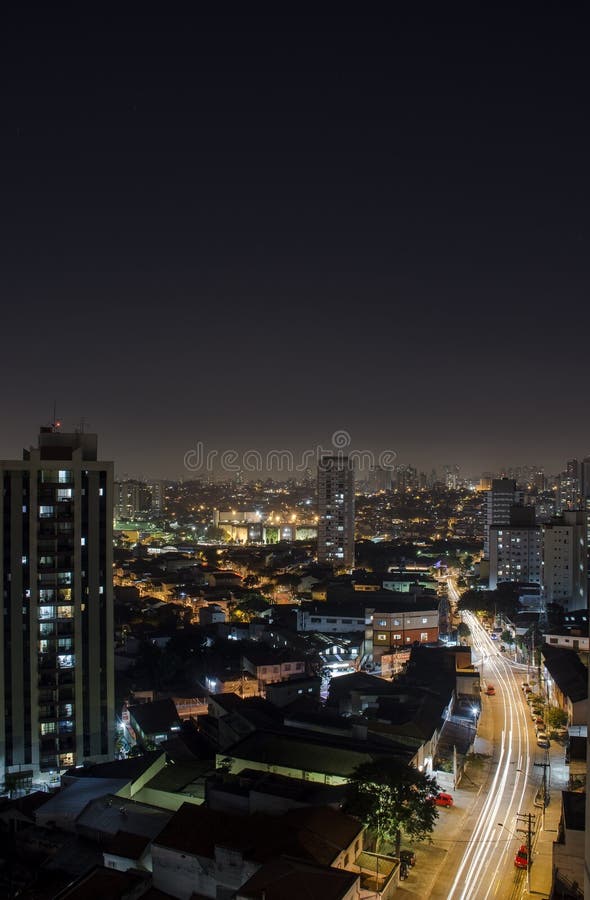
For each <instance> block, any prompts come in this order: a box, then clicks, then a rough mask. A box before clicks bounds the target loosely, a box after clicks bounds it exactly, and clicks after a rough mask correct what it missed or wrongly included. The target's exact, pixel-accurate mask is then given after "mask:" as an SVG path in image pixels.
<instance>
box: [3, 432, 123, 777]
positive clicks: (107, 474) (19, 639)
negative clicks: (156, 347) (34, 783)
mask: <svg viewBox="0 0 590 900" xmlns="http://www.w3.org/2000/svg"><path fill="white" fill-rule="evenodd" d="M0 477H1V480H2V491H1V492H0V522H1V525H2V540H1V542H0V581H1V583H2V613H3V614H2V616H1V617H0V646H1V647H2V651H3V655H2V665H1V666H0V778H2V776H6V775H10V776H11V777H12V778H13V779H18V778H19V777H22V779H23V781H26V779H27V778H31V777H32V778H35V779H36V780H37V779H43V780H48V781H53V780H55V779H56V778H57V775H58V773H59V771H60V770H62V769H65V768H67V767H69V766H72V765H78V764H81V763H82V762H83V761H84V760H100V759H107V758H109V757H110V756H111V755H112V753H113V744H114V724H115V717H114V664H113V593H112V554H113V550H112V546H113V543H112V528H113V464H112V463H111V462H101V461H99V460H98V455H97V437H96V435H94V434H83V433H74V434H66V433H62V432H61V431H59V430H58V429H57V428H56V427H53V426H52V427H47V428H42V429H41V433H40V435H39V443H38V447H36V448H31V449H30V450H25V451H24V452H23V459H22V460H8V461H1V462H0Z"/></svg>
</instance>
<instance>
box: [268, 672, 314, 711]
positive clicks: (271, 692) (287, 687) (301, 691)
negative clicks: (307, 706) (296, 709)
mask: <svg viewBox="0 0 590 900" xmlns="http://www.w3.org/2000/svg"><path fill="white" fill-rule="evenodd" d="M321 686H322V679H321V678H317V677H311V678H306V677H302V678H297V677H295V678H290V679H289V680H288V681H279V682H277V683H276V684H269V685H267V687H266V699H267V700H268V701H269V702H270V703H272V704H273V705H274V706H278V707H283V706H289V704H290V703H293V702H294V701H295V700H298V699H299V698H300V697H313V698H315V699H319V696H320V690H321Z"/></svg>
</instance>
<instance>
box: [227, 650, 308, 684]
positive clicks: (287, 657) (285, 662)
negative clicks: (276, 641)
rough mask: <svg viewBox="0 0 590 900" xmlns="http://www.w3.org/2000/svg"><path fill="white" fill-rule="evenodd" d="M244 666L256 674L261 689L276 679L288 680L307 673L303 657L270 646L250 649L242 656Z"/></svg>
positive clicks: (252, 673) (246, 669) (247, 670)
mask: <svg viewBox="0 0 590 900" xmlns="http://www.w3.org/2000/svg"><path fill="white" fill-rule="evenodd" d="M242 667H243V668H244V670H245V671H246V672H250V674H251V675H253V676H254V678H255V679H256V681H257V682H258V685H259V688H260V689H263V688H264V687H265V686H266V685H267V684H272V683H273V682H275V681H286V680H287V679H289V678H294V677H300V676H302V675H304V674H305V660H304V659H303V658H302V657H297V656H296V655H295V654H293V653H290V652H289V651H281V650H272V649H271V648H270V647H256V648H252V649H249V650H248V651H247V652H246V653H244V655H243V656H242Z"/></svg>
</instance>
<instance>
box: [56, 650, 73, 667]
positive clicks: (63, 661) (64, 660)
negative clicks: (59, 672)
mask: <svg viewBox="0 0 590 900" xmlns="http://www.w3.org/2000/svg"><path fill="white" fill-rule="evenodd" d="M57 664H58V666H59V667H60V669H71V668H73V666H74V665H75V664H76V657H75V656H74V654H73V653H60V655H59V656H58V657H57Z"/></svg>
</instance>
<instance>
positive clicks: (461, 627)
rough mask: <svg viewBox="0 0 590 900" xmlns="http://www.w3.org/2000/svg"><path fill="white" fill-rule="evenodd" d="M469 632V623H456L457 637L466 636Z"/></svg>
mask: <svg viewBox="0 0 590 900" xmlns="http://www.w3.org/2000/svg"><path fill="white" fill-rule="evenodd" d="M470 634H471V630H470V628H469V625H467V624H466V623H465V622H459V624H458V625H457V637H458V638H467V637H469V635H470Z"/></svg>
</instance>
